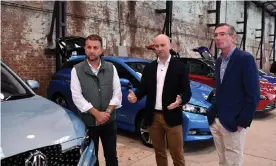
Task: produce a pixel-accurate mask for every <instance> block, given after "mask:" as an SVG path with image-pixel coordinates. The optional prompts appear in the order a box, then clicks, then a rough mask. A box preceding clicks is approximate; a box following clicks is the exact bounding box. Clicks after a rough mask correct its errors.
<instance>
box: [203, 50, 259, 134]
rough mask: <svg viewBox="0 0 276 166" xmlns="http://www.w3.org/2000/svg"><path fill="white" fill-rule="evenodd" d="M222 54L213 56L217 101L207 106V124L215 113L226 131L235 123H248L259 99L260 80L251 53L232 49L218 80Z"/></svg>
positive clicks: (211, 120) (237, 124) (232, 129)
mask: <svg viewBox="0 0 276 166" xmlns="http://www.w3.org/2000/svg"><path fill="white" fill-rule="evenodd" d="M221 62H222V58H221V57H219V58H218V59H217V60H216V71H215V72H216V73H215V75H216V101H215V103H214V104H213V105H212V106H211V107H210V108H209V109H208V110H207V116H208V121H209V124H212V123H213V121H214V119H215V116H216V114H217V116H218V118H219V120H220V122H221V124H222V125H223V126H224V127H225V128H226V129H227V130H229V131H232V132H235V131H237V126H242V127H244V128H246V127H249V126H250V124H251V122H252V119H253V115H254V113H255V110H256V108H257V105H258V103H259V99H260V83H259V76H258V71H257V66H256V63H255V60H254V57H253V56H252V55H251V54H250V53H248V52H245V51H241V50H239V49H237V48H236V49H235V50H234V52H233V54H232V56H231V58H230V60H229V62H228V65H227V68H226V70H225V73H224V77H223V81H222V83H220V66H221Z"/></svg>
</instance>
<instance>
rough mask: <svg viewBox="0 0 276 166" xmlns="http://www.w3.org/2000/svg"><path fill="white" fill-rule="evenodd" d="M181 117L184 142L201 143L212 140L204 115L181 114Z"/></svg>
mask: <svg viewBox="0 0 276 166" xmlns="http://www.w3.org/2000/svg"><path fill="white" fill-rule="evenodd" d="M182 117H183V137H184V141H203V140H209V139H212V138H213V136H212V134H211V131H210V127H209V124H208V119H207V117H206V116H205V115H201V114H194V113H190V112H183V113H182Z"/></svg>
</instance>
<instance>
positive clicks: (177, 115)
mask: <svg viewBox="0 0 276 166" xmlns="http://www.w3.org/2000/svg"><path fill="white" fill-rule="evenodd" d="M170 49H171V44H170V40H169V38H168V36H166V35H163V34H161V35H158V36H157V37H156V38H155V40H154V51H155V53H156V55H157V56H158V59H157V60H155V61H153V62H152V63H150V64H149V65H147V66H146V67H145V68H144V71H143V75H142V79H141V84H140V86H139V87H138V88H137V90H136V91H135V93H134V92H133V91H131V90H130V93H129V95H128V100H129V101H130V102H131V103H135V102H136V101H137V100H140V99H141V98H143V97H144V96H145V95H146V96H147V101H146V112H147V115H146V119H145V123H146V124H147V125H148V126H149V134H150V137H151V139H152V144H153V148H154V150H155V156H156V162H157V165H158V166H168V160H167V154H166V139H167V142H168V147H169V150H170V153H171V156H172V159H173V163H174V165H175V166H184V165H185V159H184V150H183V134H182V105H184V104H186V103H187V102H189V101H190V98H191V89H190V82H189V78H188V73H187V70H186V67H185V65H184V64H183V63H182V62H180V61H179V60H177V59H175V58H172V57H171V55H170Z"/></svg>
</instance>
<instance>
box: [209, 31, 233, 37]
mask: <svg viewBox="0 0 276 166" xmlns="http://www.w3.org/2000/svg"><path fill="white" fill-rule="evenodd" d="M226 35H232V34H231V33H225V32H221V33H215V34H214V36H213V37H214V38H217V37H218V36H219V37H225V36H226Z"/></svg>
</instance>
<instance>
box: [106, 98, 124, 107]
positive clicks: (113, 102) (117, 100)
mask: <svg viewBox="0 0 276 166" xmlns="http://www.w3.org/2000/svg"><path fill="white" fill-rule="evenodd" d="M109 105H116V107H115V109H118V108H121V107H122V105H121V101H120V100H119V99H116V98H113V99H111V100H110V102H109Z"/></svg>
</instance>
